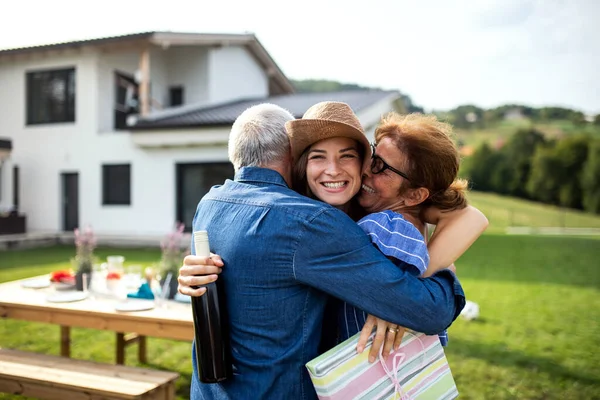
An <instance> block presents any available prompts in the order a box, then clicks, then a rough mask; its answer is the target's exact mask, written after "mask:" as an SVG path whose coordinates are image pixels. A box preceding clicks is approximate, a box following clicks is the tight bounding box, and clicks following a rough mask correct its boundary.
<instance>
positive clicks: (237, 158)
mask: <svg viewBox="0 0 600 400" xmlns="http://www.w3.org/2000/svg"><path fill="white" fill-rule="evenodd" d="M293 119H294V116H293V115H292V114H291V113H290V112H289V111H287V110H286V109H284V108H281V107H279V106H276V105H275V104H269V103H263V104H259V105H256V106H253V107H250V108H248V109H247V110H246V111H244V112H243V113H242V114H240V116H239V117H237V119H236V120H235V122H234V123H233V126H232V127H231V133H230V134H229V161H231V163H232V164H233V167H234V168H235V170H236V171H237V170H238V169H240V168H241V167H264V166H268V165H270V164H273V163H275V162H280V161H281V160H282V159H285V157H286V156H287V155H288V154H289V151H290V139H289V138H288V135H287V132H286V130H285V123H286V122H287V121H291V120H293Z"/></svg>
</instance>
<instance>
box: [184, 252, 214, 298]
mask: <svg viewBox="0 0 600 400" xmlns="http://www.w3.org/2000/svg"><path fill="white" fill-rule="evenodd" d="M223 265H224V264H223V260H221V257H220V256H218V255H216V254H212V253H211V255H210V257H199V256H192V255H190V256H186V257H185V258H184V259H183V266H182V267H181V268H179V277H177V282H179V293H181V294H185V295H187V296H194V297H198V296H202V295H203V294H204V293H205V292H206V288H205V287H198V286H203V285H206V284H209V283H211V282H214V281H216V280H217V277H218V274H220V273H221V268H222V267H223ZM193 287H197V288H193Z"/></svg>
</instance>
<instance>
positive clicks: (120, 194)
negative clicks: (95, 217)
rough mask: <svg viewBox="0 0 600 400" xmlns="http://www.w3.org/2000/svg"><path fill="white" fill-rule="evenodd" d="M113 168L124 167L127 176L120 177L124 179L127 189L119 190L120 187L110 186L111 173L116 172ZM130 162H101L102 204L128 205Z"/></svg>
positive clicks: (129, 203) (130, 181)
mask: <svg viewBox="0 0 600 400" xmlns="http://www.w3.org/2000/svg"><path fill="white" fill-rule="evenodd" d="M115 169H126V171H127V177H126V178H123V177H120V179H125V180H126V183H125V184H126V186H127V190H125V191H121V190H119V189H120V188H119V187H117V188H114V187H112V188H111V183H112V185H114V184H115V183H114V182H111V179H112V177H111V176H110V174H111V173H117V171H116V170H115ZM131 177H132V174H131V164H130V163H127V164H102V205H103V206H130V205H131V186H132V185H131V183H132V179H131Z"/></svg>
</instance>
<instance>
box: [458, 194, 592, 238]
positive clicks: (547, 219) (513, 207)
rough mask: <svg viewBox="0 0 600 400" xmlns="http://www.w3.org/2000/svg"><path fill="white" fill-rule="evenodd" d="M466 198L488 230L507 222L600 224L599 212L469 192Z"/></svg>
mask: <svg viewBox="0 0 600 400" xmlns="http://www.w3.org/2000/svg"><path fill="white" fill-rule="evenodd" d="M469 201H470V202H471V204H472V205H473V206H475V207H477V208H478V209H480V210H481V211H482V212H483V213H484V214H485V215H486V216H487V218H488V220H489V221H490V226H489V228H488V232H496V233H500V232H505V231H506V228H507V227H509V226H529V227H569V228H600V215H593V214H589V213H584V212H581V211H577V210H571V209H563V208H559V207H555V206H550V205H547V204H541V203H536V202H533V201H527V200H522V199H517V198H514V197H506V196H501V195H497V194H493V193H483V192H470V193H469Z"/></svg>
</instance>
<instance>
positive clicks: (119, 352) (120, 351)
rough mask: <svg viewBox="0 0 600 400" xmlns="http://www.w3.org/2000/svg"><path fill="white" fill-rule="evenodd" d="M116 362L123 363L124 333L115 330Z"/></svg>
mask: <svg viewBox="0 0 600 400" xmlns="http://www.w3.org/2000/svg"><path fill="white" fill-rule="evenodd" d="M116 349H117V364H119V365H123V364H125V334H124V333H121V332H117V343H116Z"/></svg>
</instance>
